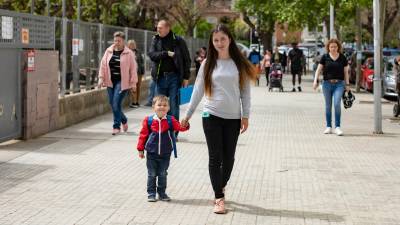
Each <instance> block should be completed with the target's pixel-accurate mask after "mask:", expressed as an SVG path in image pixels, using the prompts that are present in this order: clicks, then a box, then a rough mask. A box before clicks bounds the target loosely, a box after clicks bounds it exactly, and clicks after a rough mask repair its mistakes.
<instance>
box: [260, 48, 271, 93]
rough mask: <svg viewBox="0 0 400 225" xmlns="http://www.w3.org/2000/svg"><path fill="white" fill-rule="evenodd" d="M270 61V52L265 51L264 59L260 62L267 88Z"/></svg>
mask: <svg viewBox="0 0 400 225" xmlns="http://www.w3.org/2000/svg"><path fill="white" fill-rule="evenodd" d="M271 59H272V54H271V51H269V50H265V54H264V58H263V60H262V61H261V68H263V69H264V72H265V79H266V80H267V86H268V85H269V70H270V69H271V64H272V62H271Z"/></svg>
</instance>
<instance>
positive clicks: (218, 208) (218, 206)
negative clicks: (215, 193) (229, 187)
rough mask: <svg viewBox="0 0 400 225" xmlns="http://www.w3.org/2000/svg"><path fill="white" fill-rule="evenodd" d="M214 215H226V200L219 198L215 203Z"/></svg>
mask: <svg viewBox="0 0 400 225" xmlns="http://www.w3.org/2000/svg"><path fill="white" fill-rule="evenodd" d="M214 213H216V214H225V213H226V211H225V199H224V198H219V199H216V200H215V202H214Z"/></svg>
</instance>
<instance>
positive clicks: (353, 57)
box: [349, 51, 374, 84]
mask: <svg viewBox="0 0 400 225" xmlns="http://www.w3.org/2000/svg"><path fill="white" fill-rule="evenodd" d="M370 57H374V52H372V51H361V65H364V64H365V60H366V59H367V58H370ZM349 66H350V77H349V80H350V83H353V84H355V83H356V70H357V51H354V52H353V54H352V55H351V57H350V60H349ZM361 74H362V73H361ZM360 80H362V79H361V78H360Z"/></svg>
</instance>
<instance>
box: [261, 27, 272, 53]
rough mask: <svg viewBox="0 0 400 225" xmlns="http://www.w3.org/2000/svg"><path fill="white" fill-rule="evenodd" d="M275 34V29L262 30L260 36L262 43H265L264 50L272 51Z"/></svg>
mask: <svg viewBox="0 0 400 225" xmlns="http://www.w3.org/2000/svg"><path fill="white" fill-rule="evenodd" d="M273 35H274V32H273V31H261V33H260V38H261V43H262V44H263V45H264V51H265V50H270V51H272V47H273V46H272V37H273Z"/></svg>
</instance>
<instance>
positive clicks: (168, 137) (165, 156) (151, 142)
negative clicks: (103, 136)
mask: <svg viewBox="0 0 400 225" xmlns="http://www.w3.org/2000/svg"><path fill="white" fill-rule="evenodd" d="M152 106H153V111H154V112H155V114H154V115H151V116H146V117H145V118H144V120H143V123H142V129H141V131H140V136H139V141H138V145H137V150H138V151H139V157H140V158H142V159H143V158H144V150H146V151H147V162H146V165H147V174H148V176H147V193H148V197H147V201H149V202H155V201H157V200H156V193H158V197H159V199H160V200H161V201H170V200H171V198H170V197H168V195H167V194H166V193H165V189H166V188H167V170H168V167H169V161H170V158H171V152H172V151H174V154H175V157H176V139H175V131H186V130H188V129H189V126H186V127H182V126H181V125H180V123H179V121H177V120H176V119H175V118H174V117H173V116H170V115H167V112H168V111H169V100H168V98H167V97H166V96H164V95H157V96H155V97H154V98H153V103H152ZM157 178H158V183H157V185H156V180H157Z"/></svg>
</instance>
